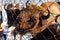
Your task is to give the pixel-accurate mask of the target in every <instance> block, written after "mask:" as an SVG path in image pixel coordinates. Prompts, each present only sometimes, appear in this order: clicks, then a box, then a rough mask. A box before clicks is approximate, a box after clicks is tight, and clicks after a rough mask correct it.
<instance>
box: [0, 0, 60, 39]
mask: <svg viewBox="0 0 60 40" xmlns="http://www.w3.org/2000/svg"><path fill="white" fill-rule="evenodd" d="M26 1H27V0H23V1H22V0H18V1H17V0H4V1H2V0H0V5H1V4H3V5H5V3H7V4H11V3H12V4H18V3H19V4H23V5H26V4H25V3H26ZM47 1H51V0H38V1H37V0H30V2H34V3H37V4H38V3H39V2H47ZM53 1H60V0H53ZM4 2H5V3H4ZM14 11H16V12H19V10H18V9H16V10H14ZM14 11H12V10H9V11H8V10H7V15H8V16H9V18H8V19H9V20H8V21H9V24H10V25H13V22H14V21H15V20H16V17H17V16H18V15H19V14H16V13H14ZM12 13H13V14H12ZM10 25H9V26H10ZM57 27H60V24H51V25H49V27H48V28H47V29H45V30H44V31H43V32H41V33H39V34H38V35H36V36H35V37H34V38H32V39H31V40H60V33H59V32H57ZM18 38H19V37H18ZM19 39H20V38H19ZM19 39H17V40H19ZM26 39H27V38H26ZM26 39H24V40H26ZM1 40H4V38H3V39H1ZM7 40H13V37H11V38H10V39H7ZM29 40H30V39H29Z"/></svg>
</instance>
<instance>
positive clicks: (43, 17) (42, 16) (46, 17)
mask: <svg viewBox="0 0 60 40" xmlns="http://www.w3.org/2000/svg"><path fill="white" fill-rule="evenodd" d="M49 17H50V11H49V10H48V15H47V16H44V15H43V14H42V15H41V18H42V19H48V18H49Z"/></svg>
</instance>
